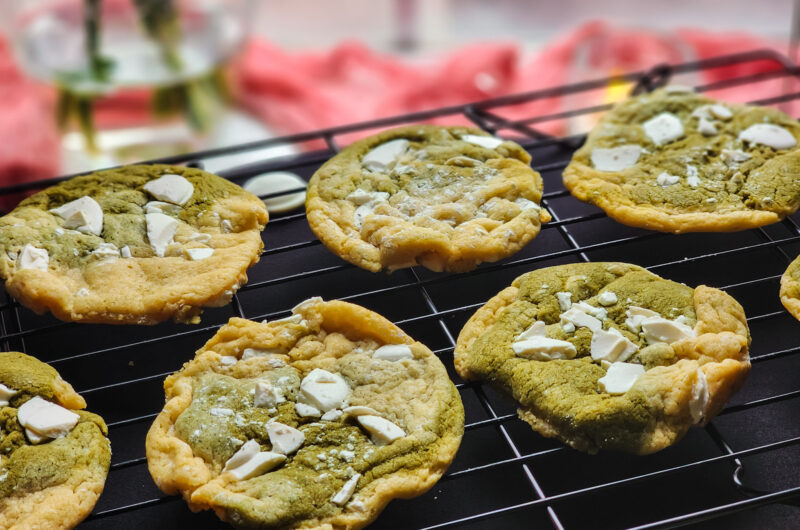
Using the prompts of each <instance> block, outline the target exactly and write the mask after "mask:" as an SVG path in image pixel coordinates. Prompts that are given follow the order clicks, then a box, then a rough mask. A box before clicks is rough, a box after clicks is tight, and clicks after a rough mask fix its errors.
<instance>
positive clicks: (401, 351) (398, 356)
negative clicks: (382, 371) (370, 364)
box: [372, 344, 414, 362]
mask: <svg viewBox="0 0 800 530" xmlns="http://www.w3.org/2000/svg"><path fill="white" fill-rule="evenodd" d="M372 358H373V359H383V360H385V361H392V362H394V361H400V360H403V359H413V358H414V354H413V353H411V348H409V347H408V345H407V344H387V345H385V346H381V347H380V348H378V349H377V350H375V353H373V354H372Z"/></svg>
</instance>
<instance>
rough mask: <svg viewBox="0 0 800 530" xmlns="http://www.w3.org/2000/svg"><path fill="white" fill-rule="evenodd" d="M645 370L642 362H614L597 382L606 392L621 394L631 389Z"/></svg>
mask: <svg viewBox="0 0 800 530" xmlns="http://www.w3.org/2000/svg"><path fill="white" fill-rule="evenodd" d="M644 372H645V370H644V366H642V365H641V364H632V363H614V364H612V365H611V366H609V367H608V370H607V371H606V375H604V376H603V377H601V378H600V379H598V380H597V382H598V383H600V388H601V389H602V390H603V391H604V392H607V393H609V394H612V395H620V394H624V393H625V392H627V391H628V390H630V389H631V388H632V387H633V385H634V384H635V383H636V380H637V379H639V377H641V376H642V375H644Z"/></svg>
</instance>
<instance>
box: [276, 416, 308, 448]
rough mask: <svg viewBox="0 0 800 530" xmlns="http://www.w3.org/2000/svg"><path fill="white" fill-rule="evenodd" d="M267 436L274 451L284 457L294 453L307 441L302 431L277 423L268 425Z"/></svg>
mask: <svg viewBox="0 0 800 530" xmlns="http://www.w3.org/2000/svg"><path fill="white" fill-rule="evenodd" d="M267 434H268V435H269V441H270V443H271V444H272V450H273V451H275V452H276V453H280V454H282V455H290V454H292V453H294V452H295V451H297V450H298V449H300V446H301V445H303V442H305V441H306V435H305V434H303V432H302V431H298V430H297V429H295V428H294V427H290V426H289V425H284V424H283V423H280V422H277V421H273V422H272V423H269V424H267Z"/></svg>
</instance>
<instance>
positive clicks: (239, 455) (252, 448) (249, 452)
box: [222, 440, 261, 471]
mask: <svg viewBox="0 0 800 530" xmlns="http://www.w3.org/2000/svg"><path fill="white" fill-rule="evenodd" d="M259 451H261V446H260V445H258V442H257V441H255V440H248V441H247V442H245V443H244V445H242V446H241V447H240V448H239V450H238V451H236V452H235V453H234V454H233V455H232V456H231V457H230V458H229V459H228V461H227V462H225V467H224V468H223V469H222V470H223V471H230V470H231V469H234V468H237V467H239V466H241V465H242V464H244V463H245V462H247V461H248V460H250V459H251V458H253V457H254V456H255V455H257V454H258V453H259Z"/></svg>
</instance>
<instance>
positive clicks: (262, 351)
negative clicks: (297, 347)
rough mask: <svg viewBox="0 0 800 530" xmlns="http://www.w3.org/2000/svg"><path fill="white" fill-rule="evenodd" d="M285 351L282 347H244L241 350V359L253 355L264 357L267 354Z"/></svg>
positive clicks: (250, 357) (244, 359) (249, 357)
mask: <svg viewBox="0 0 800 530" xmlns="http://www.w3.org/2000/svg"><path fill="white" fill-rule="evenodd" d="M281 353H286V350H285V349H282V348H245V349H244V350H243V351H242V360H243V361H246V360H247V359H252V358H253V357H265V356H267V355H275V354H281Z"/></svg>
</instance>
